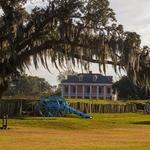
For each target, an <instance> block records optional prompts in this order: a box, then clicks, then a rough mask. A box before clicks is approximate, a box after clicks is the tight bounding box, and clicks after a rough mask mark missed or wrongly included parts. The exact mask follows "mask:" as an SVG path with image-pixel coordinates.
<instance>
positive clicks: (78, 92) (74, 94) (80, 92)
mask: <svg viewBox="0 0 150 150" xmlns="http://www.w3.org/2000/svg"><path fill="white" fill-rule="evenodd" d="M62 96H64V97H67V98H83V99H85V98H87V99H92V98H94V99H111V97H112V87H111V85H62Z"/></svg>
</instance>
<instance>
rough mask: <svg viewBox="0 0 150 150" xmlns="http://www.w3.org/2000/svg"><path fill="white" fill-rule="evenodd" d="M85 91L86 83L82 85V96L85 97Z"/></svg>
mask: <svg viewBox="0 0 150 150" xmlns="http://www.w3.org/2000/svg"><path fill="white" fill-rule="evenodd" d="M84 92H85V87H84V85H82V98H83V99H84V95H85V94H84Z"/></svg>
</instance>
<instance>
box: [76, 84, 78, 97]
mask: <svg viewBox="0 0 150 150" xmlns="http://www.w3.org/2000/svg"><path fill="white" fill-rule="evenodd" d="M77 94H78V86H77V85H76V98H77Z"/></svg>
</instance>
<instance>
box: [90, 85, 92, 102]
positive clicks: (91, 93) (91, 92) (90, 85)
mask: <svg viewBox="0 0 150 150" xmlns="http://www.w3.org/2000/svg"><path fill="white" fill-rule="evenodd" d="M91 98H92V86H91V85H90V99H91Z"/></svg>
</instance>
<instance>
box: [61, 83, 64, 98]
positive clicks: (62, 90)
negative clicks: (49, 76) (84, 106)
mask: <svg viewBox="0 0 150 150" xmlns="http://www.w3.org/2000/svg"><path fill="white" fill-rule="evenodd" d="M61 96H62V97H63V96H64V85H61Z"/></svg>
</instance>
